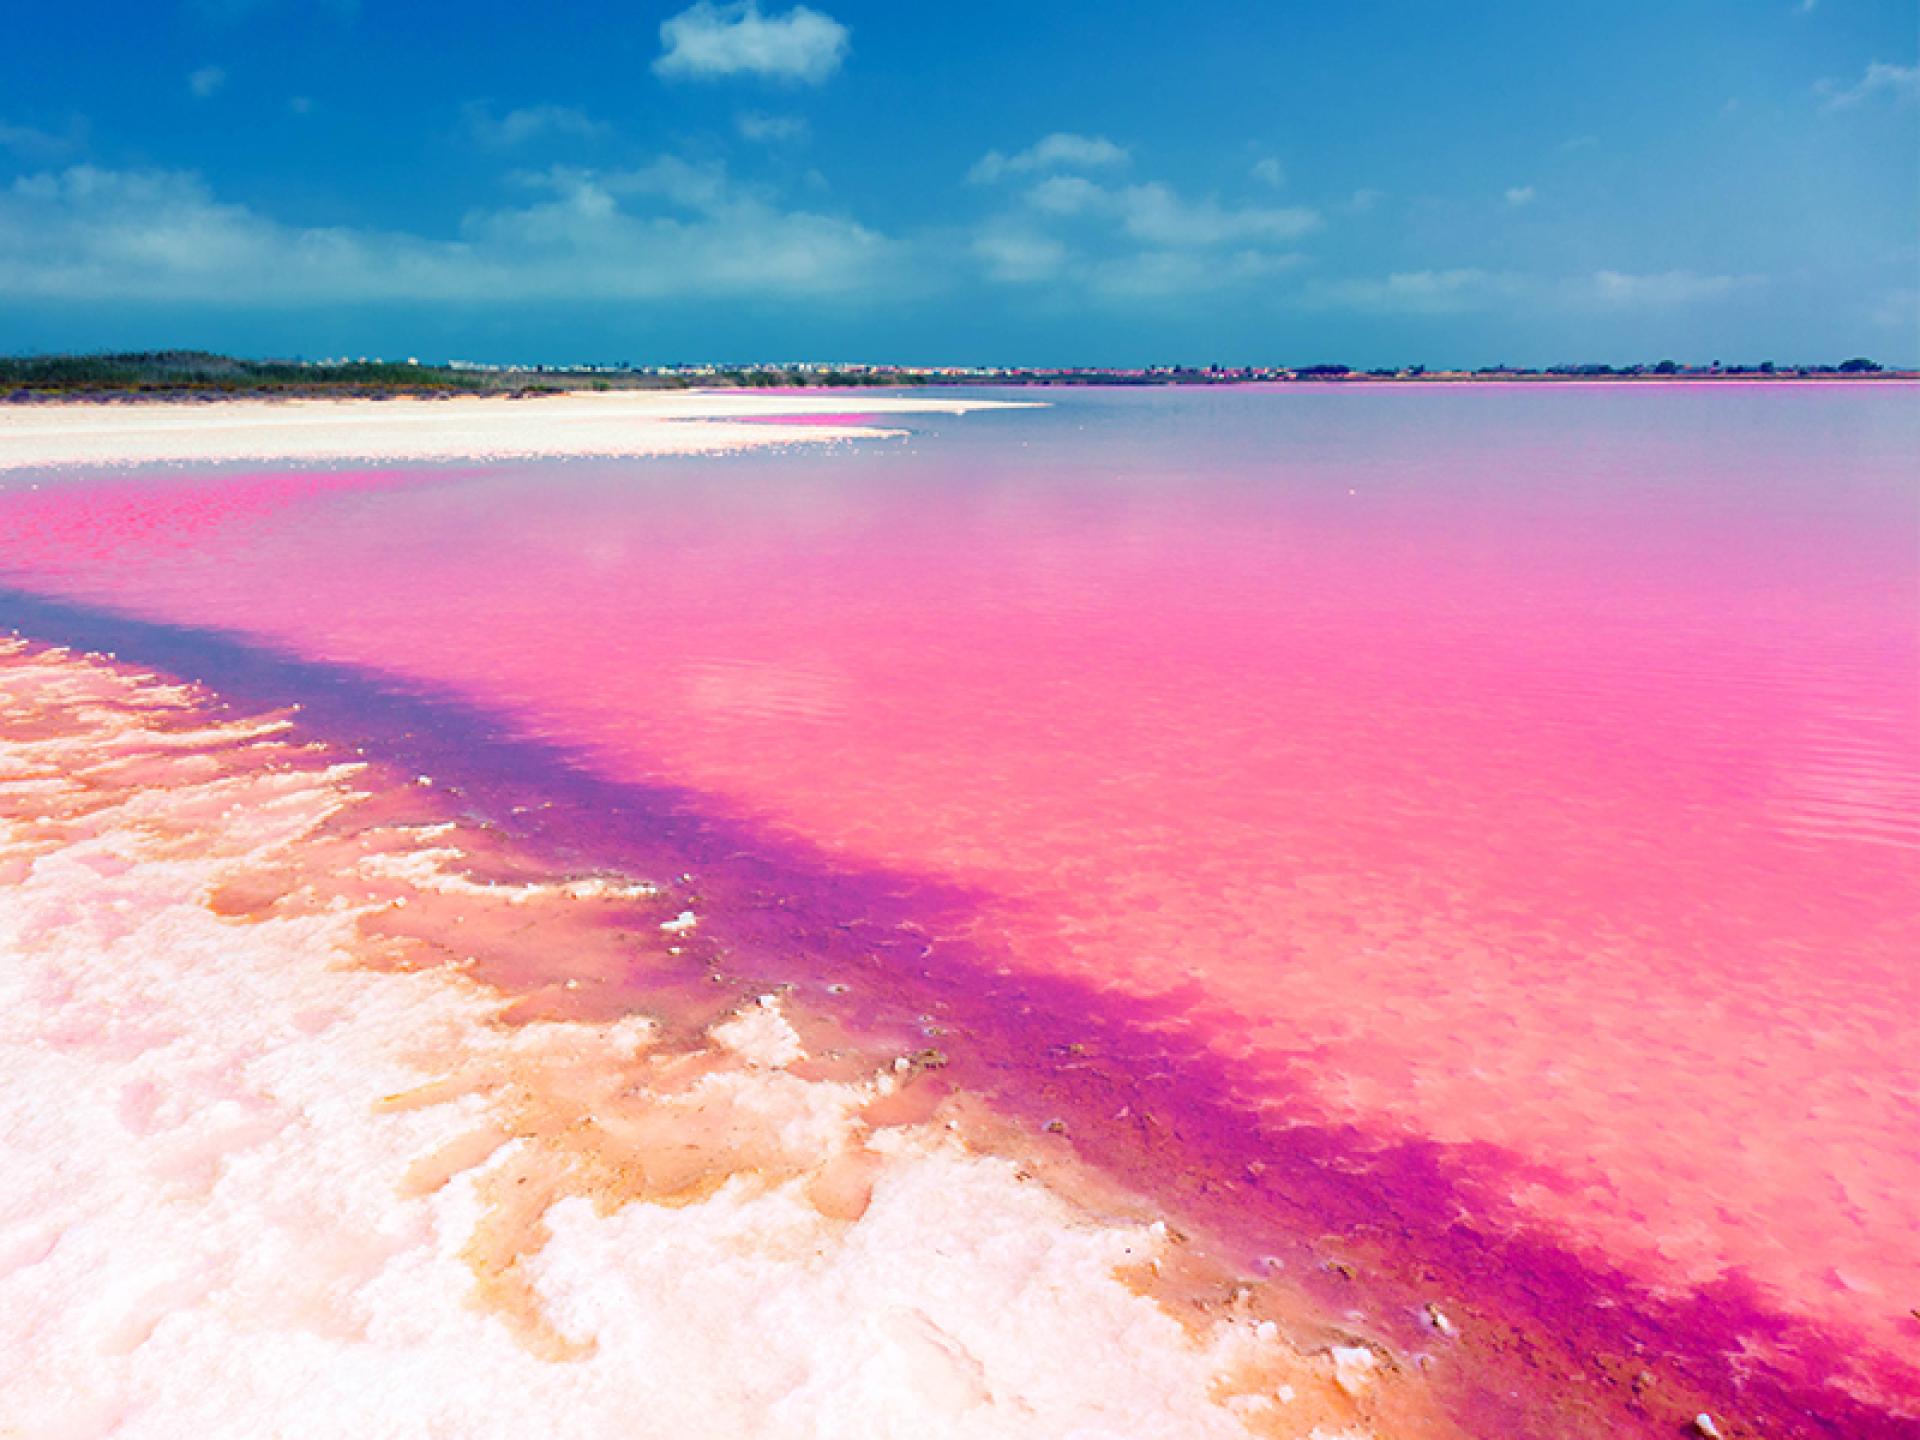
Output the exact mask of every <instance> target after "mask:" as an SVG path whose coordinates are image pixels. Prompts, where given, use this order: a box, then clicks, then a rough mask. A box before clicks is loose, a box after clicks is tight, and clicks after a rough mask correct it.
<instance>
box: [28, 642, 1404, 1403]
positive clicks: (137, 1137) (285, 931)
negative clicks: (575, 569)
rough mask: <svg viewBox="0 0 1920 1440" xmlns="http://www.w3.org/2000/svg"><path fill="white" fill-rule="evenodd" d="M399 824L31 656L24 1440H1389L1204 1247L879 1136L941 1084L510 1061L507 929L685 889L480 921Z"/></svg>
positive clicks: (947, 1147)
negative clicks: (1199, 1280)
mask: <svg viewBox="0 0 1920 1440" xmlns="http://www.w3.org/2000/svg"><path fill="white" fill-rule="evenodd" d="M375 788H376V787H375V786H374V785H373V783H372V779H371V775H370V772H367V771H365V770H364V769H362V768H361V767H358V766H352V765H341V764H338V763H333V762H332V761H331V760H330V759H329V758H328V757H326V756H324V755H321V754H318V753H316V752H315V751H313V750H312V749H310V748H307V747H303V746H299V745H295V744H292V743H290V742H289V740H288V738H287V735H286V733H285V729H284V726H283V725H280V724H278V723H276V722H275V721H274V720H273V718H272V717H256V718H252V719H234V718H232V717H223V716H221V715H219V714H217V713H216V712H214V711H212V710H211V709H209V708H208V707H207V706H206V705H205V703H204V701H203V699H202V697H200V696H198V695H197V694H196V693H195V692H193V691H191V690H188V689H185V688H182V687H179V686H174V685H171V684H167V683H164V682H163V681H161V680H159V679H156V678H154V677H142V676H139V675H137V674H135V673H133V672H130V671H127V670H125V669H123V668H120V667H116V666H111V665H108V664H106V663H104V662H101V661H96V660H91V659H87V658H84V657H76V656H72V655H69V654H66V653H65V652H58V651H54V652H46V651H32V650H29V649H28V648H27V647H25V646H24V645H22V644H21V643H20V642H17V641H8V640H6V639H4V638H0V1069H3V1070H4V1073H5V1075H6V1077H7V1079H6V1084H5V1085H4V1086H0V1355H4V1356H5V1357H6V1358H5V1366H4V1370H5V1377H4V1404H3V1405H0V1436H7V1437H34V1440H54V1437H60V1440H92V1437H104V1436H116V1437H129V1440H158V1437H196V1440H198V1437H213V1436H265V1435H287V1436H294V1435H298V1436H302V1437H333V1436H339V1437H353V1440H365V1437H371V1436H394V1437H400V1436H407V1437H412V1436H432V1435H440V1436H448V1437H453V1436H458V1437H461V1440H486V1437H490V1436H516V1437H519V1436H535V1435H537V1436H553V1437H598V1436H607V1437H614V1436H618V1437H622V1440H649V1437H660V1440H665V1437H689V1436H699V1437H703V1440H725V1437H732V1436H740V1437H746V1436H753V1437H770V1440H779V1437H830V1436H831V1437H839V1436H861V1437H875V1440H884V1437H895V1436H897V1437H909V1436H911V1437H913V1440H933V1437H954V1440H960V1437H981V1440H1000V1437H1023V1436H1034V1437H1043V1436H1044V1437H1047V1440H1116V1437H1142V1440H1145V1437H1165V1440H1204V1437H1208V1436H1238V1435H1245V1434H1258V1435H1277V1436H1308V1435H1313V1436H1320V1437H1331V1436H1334V1435H1347V1434H1361V1433H1366V1432H1365V1429H1364V1419H1365V1417H1366V1416H1367V1414H1368V1413H1369V1407H1370V1405H1371V1404H1372V1399H1371V1396H1372V1395H1373V1393H1374V1390H1375V1388H1377V1386H1378V1385H1379V1384H1380V1383H1381V1382H1380V1381H1377V1380H1371V1379H1369V1378H1367V1375H1366V1373H1365V1372H1366V1370H1367V1366H1366V1365H1358V1369H1357V1370H1356V1365H1357V1363H1358V1362H1357V1361H1356V1356H1357V1357H1358V1360H1359V1361H1366V1360H1367V1359H1368V1356H1367V1354H1366V1353H1364V1352H1357V1351H1346V1352H1339V1351H1335V1352H1327V1351H1322V1352H1321V1353H1317V1354H1300V1353H1297V1352H1296V1351H1295V1350H1293V1349H1292V1348H1290V1347H1289V1346H1288V1345H1287V1343H1286V1341H1285V1339H1284V1337H1282V1336H1280V1335H1278V1334H1277V1333H1276V1332H1275V1329H1274V1327H1273V1326H1272V1325H1271V1324H1256V1323H1255V1322H1254V1321H1253V1320H1252V1319H1251V1318H1250V1317H1235V1316H1232V1315H1222V1316H1220V1317H1219V1318H1218V1319H1216V1320H1214V1321H1212V1322H1210V1324H1209V1325H1208V1326H1207V1327H1205V1328H1204V1329H1203V1330H1202V1331H1200V1332H1195V1331H1193V1330H1191V1329H1189V1328H1187V1327H1185V1326H1183V1325H1181V1324H1179V1323H1176V1321H1175V1320H1174V1319H1173V1318H1172V1317H1171V1316H1170V1314H1169V1313H1168V1311H1167V1310H1165V1309H1163V1308H1162V1307H1161V1305H1160V1304H1159V1303H1157V1302H1156V1301H1155V1300H1154V1299H1152V1298H1151V1297H1150V1296H1148V1295H1146V1294H1143V1293H1141V1292H1140V1290H1139V1288H1138V1287H1137V1286H1130V1285H1128V1284H1127V1283H1125V1281H1124V1279H1123V1274H1124V1271H1125V1270H1126V1268H1127V1267H1136V1268H1137V1267H1143V1266H1144V1267H1151V1266H1152V1265H1153V1264H1154V1263H1155V1262H1156V1260H1157V1258H1158V1257H1160V1256H1162V1255H1164V1254H1165V1253H1167V1252H1168V1250H1169V1249H1170V1248H1172V1247H1173V1246H1174V1245H1175V1244H1176V1242H1175V1241H1174V1240H1172V1239H1170V1238H1169V1236H1168V1235H1167V1234H1166V1233H1165V1232H1164V1231H1163V1230H1162V1229H1161V1228H1160V1227H1157V1226H1143V1225H1137V1224H1122V1223H1117V1222H1115V1221H1113V1220H1111V1219H1102V1218H1100V1217H1096V1216H1091V1215H1088V1214H1086V1213H1084V1212H1082V1211H1079V1210H1077V1209H1076V1208H1075V1207H1074V1206H1072V1205H1070V1204H1068V1203H1067V1202H1066V1201H1064V1200H1063V1199H1061V1198H1060V1197H1058V1196H1057V1195H1055V1194H1053V1193H1050V1192H1049V1191H1048V1190H1047V1189H1046V1188H1045V1187H1044V1186H1043V1185H1042V1184H1040V1183H1038V1182H1036V1181H1035V1180H1033V1179H1031V1178H1027V1177H1024V1176H1023V1175H1022V1174H1021V1173H1020V1171H1019V1169H1018V1167H1017V1166H1016V1165H1015V1164H1014V1163H1013V1162H1012V1161H1009V1160H1006V1159H997V1158H993V1157H990V1156H987V1155H983V1154H980V1153H977V1152H976V1151H974V1150H971V1149H969V1148H968V1147H967V1146H966V1145H965V1144H964V1143H963V1142H962V1141H961V1140H960V1139H959V1138H958V1134H957V1132H955V1131H954V1130H953V1129H952V1127H951V1126H950V1125H948V1124H946V1123H943V1122H942V1121H941V1120H939V1119H938V1118H937V1117H936V1118H935V1119H933V1120H918V1121H912V1122H904V1123H897V1124H887V1123H883V1122H881V1121H879V1120H877V1119H869V1118H867V1117H866V1112H865V1109H864V1107H868V1106H870V1105H872V1103H873V1102H874V1101H875V1099H876V1097H883V1096H886V1095H887V1094H889V1093H890V1092H891V1091H893V1090H895V1089H896V1088H897V1087H899V1086H901V1085H907V1084H911V1083H913V1081H912V1079H911V1078H910V1077H907V1078H903V1076H902V1073H901V1072H899V1071H897V1070H896V1069H895V1068H894V1067H891V1066H886V1065H883V1066H881V1068H880V1069H879V1070H878V1072H877V1073H865V1074H863V1075H859V1076H855V1077H853V1078H848V1079H833V1078H822V1077H821V1076H820V1075H813V1076H806V1075H803V1074H801V1073H799V1069H800V1068H804V1065H803V1062H804V1061H805V1060H806V1056H805V1055H804V1053H803V1049H802V1046H801V1044H800V1043H799V1041H798V1037H797V1036H796V1034H795V1032H794V1031H793V1029H792V1028H791V1026H790V1025H789V1023H788V1021H787V1019H786V1017H785V1015H784V1013H783V1011H782V1009H781V1007H780V1005H779V1004H778V1003H775V1002H771V1001H762V1002H759V1003H750V1004H749V1005H748V1006H747V1007H746V1008H745V1010H743V1011H742V1012H740V1013H739V1014H738V1015H737V1016H736V1018H734V1019H732V1020H731V1021H728V1022H727V1023H724V1024H719V1025H716V1026H714V1027H713V1028H712V1030H711V1031H710V1033H709V1043H708V1044H707V1046H706V1048H705V1049H704V1050H702V1049H695V1050H694V1051H693V1052H692V1053H691V1054H687V1053H681V1054H679V1055H677V1056H674V1057H664V1056H662V1055H661V1054H659V1053H657V1052H658V1041H657V1038H656V1033H655V1031H654V1029H653V1027H652V1026H651V1025H650V1024H649V1023H648V1022H647V1021H646V1020H645V1019H644V1018H640V1017H629V1018H626V1019H622V1020H616V1021H611V1022H607V1023H597V1024H588V1023H555V1022H548V1023H540V1024H531V1025H519V1026H509V1025H504V1024H502V1023H500V1018H499V1017H500V1013H501V1009H502V1006H503V1003H504V1001H503V997H502V996H501V994H500V993H499V992H498V991H497V990H495V989H491V988H489V987H487V986H485V985H482V984H480V983H478V982H477V981H476V980H475V979H474V978H472V976H471V975H469V974H468V973H466V972H465V971H464V970H463V968H462V962H463V960H468V961H470V960H471V957H463V956H461V955H460V954H459V953H458V951H459V950H460V949H461V948H463V946H464V944H465V943H467V942H468V941H470V940H471V938H472V937H473V936H474V935H476V934H478V933H480V932H482V931H487V932H488V933H492V934H506V933H507V929H505V928H503V927H501V926H499V925H493V928H492V929H491V930H489V929H488V927H489V925H490V924H491V923H492V922H490V920H489V913H490V912H492V914H493V917H494V919H495V920H498V919H499V917H500V916H508V917H509V918H510V919H511V920H512V922H513V924H514V925H515V926H518V929H516V930H514V931H513V935H514V936H515V937H516V943H523V944H524V943H529V942H530V941H533V942H538V941H539V940H540V939H541V936H542V935H544V934H546V933H548V932H547V931H545V930H543V929H542V928H541V927H543V926H545V925H546V924H547V923H548V922H547V921H545V920H542V919H541V918H540V917H541V916H543V915H546V916H553V917H560V918H556V919H554V920H553V921H552V923H553V924H554V925H556V926H559V927H561V929H562V930H564V927H565V924H566V921H565V919H564V916H565V915H566V914H568V913H570V912H571V908H572V907H577V906H588V905H592V904H600V903H605V904H618V903H630V904H641V903H648V902H646V900H645V898H644V897H646V896H647V894H648V893H649V892H647V891H646V889H645V888H644V887H640V888H638V889H635V888H632V887H628V888H625V889H623V888H622V887H619V886H612V887H608V886H605V885H599V886H596V885H595V884H593V883H592V882H588V883H587V884H585V885H581V884H562V883H558V882H557V881H537V880H529V881H525V882H515V883H511V884H499V885H495V884H491V883H484V882H482V883H476V882H475V881H474V879H473V878H472V876H471V875H470V874H469V873H467V872H466V871H463V870H462V869H461V863H462V856H463V853H470V852H463V851H462V849H461V846H462V844H463V840H462V832H460V831H459V830H457V829H456V827H454V826H452V825H435V826H423V825H421V824H418V823H416V822H408V821H405V820H404V818H402V819H398V820H396V819H392V818H389V819H386V820H376V819H366V820H362V819H360V818H358V817H361V816H363V815H366V814H368V813H370V812H371V811H378V813H379V814H383V815H387V816H389V817H391V816H393V815H395V814H397V813H401V812H399V811H397V810H395V809H394V808H393V807H394V806H395V805H397V804H398V802H397V801H394V800H393V799H392V797H393V795H395V794H397V793H398V791H397V790H396V791H389V792H386V794H387V800H386V801H385V802H384V803H386V804H387V805H388V807H389V808H388V809H386V810H380V809H379V807H380V805H381V804H382V803H383V802H382V798H381V795H380V794H378V793H373V792H374V790H375ZM355 857H358V858H355ZM661 903H664V902H661ZM436 906H437V907H439V909H438V912H437V914H438V918H432V915H431V914H429V913H428V912H435V908H436ZM401 917H404V918H405V921H406V923H407V924H409V925H414V926H415V928H414V930H413V931H412V932H410V934H402V932H401V931H399V930H396V929H395V928H394V926H395V925H396V924H398V923H399V919H400V918H401ZM413 917H421V918H420V919H419V921H418V923H417V924H416V922H415V920H414V918H413ZM369 920H372V921H375V922H377V923H376V924H374V925H373V926H372V927H371V928H370V927H369V924H368V923H367V922H368V921H369ZM383 927H384V928H383ZM436 927H439V928H438V929H436ZM456 931H457V933H458V935H459V936H460V937H461V938H460V939H453V938H451V937H452V935H453V934H455V933H456ZM588 933H591V932H590V929H589V930H582V931H581V932H580V934H582V935H585V934H588ZM670 933H671V932H670ZM396 935H401V938H403V939H408V940H409V941H414V940H417V941H419V942H420V943H418V944H415V945H414V948H413V949H411V950H405V949H403V950H394V949H393V948H392V947H391V946H389V947H387V948H386V949H385V950H382V949H380V948H379V946H378V944H377V943H376V942H377V941H378V940H379V939H380V937H386V938H387V939H392V938H393V937H394V936H396ZM370 937H371V938H370ZM556 943H559V942H558V941H556ZM370 947H372V948H370ZM396 955H405V956H412V957H413V958H412V959H411V960H406V961H404V962H401V961H396V959H395V956H396ZM421 956H425V957H427V958H426V960H425V961H422V960H421V959H420V958H419V957H421ZM572 963H574V962H573V961H572V960H571V959H570V960H569V964H570V965H571V964H572ZM383 964H384V965H385V966H386V968H379V967H380V966H382V965H383ZM422 965H426V966H428V967H430V968H421V967H422ZM579 965H580V973H582V974H584V975H586V976H587V980H586V982H584V983H587V984H592V983H597V982H596V981H595V979H594V973H593V971H592V967H591V964H590V963H589V962H588V961H586V960H583V961H581V962H579ZM396 967H397V968H396ZM565 983H566V984H567V985H568V986H569V987H571V986H573V985H576V984H580V983H583V982H581V981H579V980H568V981H566V982H565ZM569 993H577V992H573V991H571V990H569ZM797 1067H798V1068H797ZM1356 1375H1358V1378H1356Z"/></svg>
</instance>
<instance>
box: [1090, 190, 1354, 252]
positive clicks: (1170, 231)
mask: <svg viewBox="0 0 1920 1440" xmlns="http://www.w3.org/2000/svg"><path fill="white" fill-rule="evenodd" d="M1119 202H1120V207H1121V214H1122V216H1123V223H1124V224H1125V226H1126V230H1127V233H1128V234H1129V235H1132V236H1134V237H1135V238H1136V239H1139V240H1144V241H1146V242H1148V243H1149V244H1152V245H1157V246H1164V247H1168V248H1181V249H1184V248H1189V247H1205V246H1211V245H1234V244H1252V243H1257V242H1260V241H1277V240H1295V239H1298V238H1299V237H1300V236H1302V235H1306V234H1308V233H1310V232H1312V231H1314V230H1317V229H1319V228H1320V216H1319V214H1318V212H1316V211H1313V210H1309V209H1307V208H1306V207H1304V206H1300V205H1289V206H1284V207H1272V206H1260V205H1248V206H1242V207H1227V206H1222V205H1220V204H1218V203H1217V202H1216V201H1213V200H1210V199H1209V200H1184V199H1182V198H1181V197H1180V196H1179V195H1178V194H1176V193H1175V192H1174V191H1173V190H1171V189H1169V188H1168V187H1167V186H1165V185H1160V184H1151V185H1130V186H1128V187H1127V188H1126V189H1124V190H1122V191H1120V192H1119Z"/></svg>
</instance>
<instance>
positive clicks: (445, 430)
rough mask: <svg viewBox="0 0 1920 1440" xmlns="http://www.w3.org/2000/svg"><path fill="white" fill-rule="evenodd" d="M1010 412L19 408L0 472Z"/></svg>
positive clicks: (467, 454)
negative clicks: (785, 420)
mask: <svg viewBox="0 0 1920 1440" xmlns="http://www.w3.org/2000/svg"><path fill="white" fill-rule="evenodd" d="M1008 408H1022V405H1021V402H1015V401H994V400H939V399H931V398H926V397H921V396H900V395H874V394H870V393H861V394H858V395H833V396H806V395H758V394H749V393H744V392H740V391H704V392H703V391H671V392H659V391H630V390H629V391H613V392H609V393H605V394H568V395H561V396H552V397H546V398H541V399H535V400H506V399H500V398H491V399H480V398H471V397H462V398H459V399H453V400H386V401H378V402H376V401H371V400H224V401H219V402H213V403H198V404H194V403H166V402H157V403H151V404H148V403H142V404H137V405H101V404H50V405H17V406H9V407H0V471H6V470H17V469H23V468H37V467H41V466H66V465H93V466H98V465H133V464H142V463H148V462H164V461H201V462H213V461H270V460H307V461H328V460H369V461H388V460H398V461H406V460H458V459H509V458H512V459H528V458H536V457H538V458H560V457H567V456H638V455H684V454H696V453H701V452H707V451H714V450H733V449H742V448H745V447H748V446H754V445H777V444H789V443H792V442H795V441H820V440H852V439H871V438H874V437H877V436H884V435H889V434H897V433H899V432H897V431H888V430H882V429H876V428H873V427H871V426H865V425H851V424H849V425H824V424H820V423H817V422H815V423H809V424H804V425H777V424H766V423H762V422H764V421H765V420H768V419H773V418H776V417H781V416H793V417H804V416H834V415H845V414H850V413H852V414H859V415H863V416H864V415H908V414H941V415H959V414H964V413H966V412H968V411H970V410H994V409H1008ZM689 422H693V423H689Z"/></svg>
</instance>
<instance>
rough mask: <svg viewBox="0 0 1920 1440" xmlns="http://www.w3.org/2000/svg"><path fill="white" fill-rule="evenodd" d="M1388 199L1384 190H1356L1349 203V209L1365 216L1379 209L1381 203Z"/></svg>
mask: <svg viewBox="0 0 1920 1440" xmlns="http://www.w3.org/2000/svg"><path fill="white" fill-rule="evenodd" d="M1386 198H1387V192H1386V191H1384V190H1356V191H1354V192H1353V195H1352V198H1350V199H1349V200H1348V201H1347V208H1348V209H1350V210H1356V211H1358V212H1359V213H1360V214H1362V215H1364V214H1366V212H1367V211H1369V210H1372V209H1374V208H1375V207H1377V206H1378V205H1379V204H1380V202H1381V201H1382V200H1384V199H1386Z"/></svg>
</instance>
